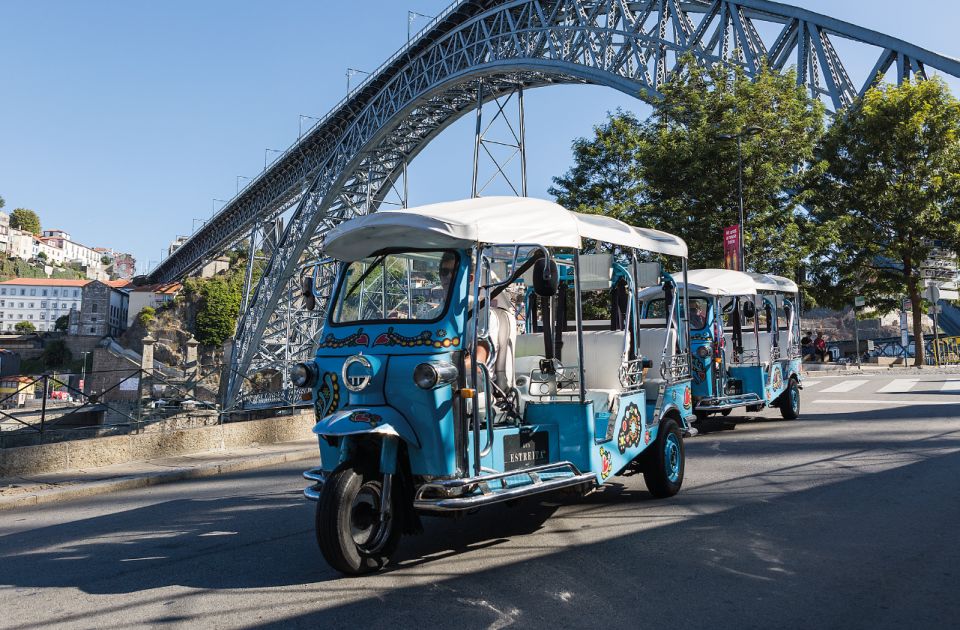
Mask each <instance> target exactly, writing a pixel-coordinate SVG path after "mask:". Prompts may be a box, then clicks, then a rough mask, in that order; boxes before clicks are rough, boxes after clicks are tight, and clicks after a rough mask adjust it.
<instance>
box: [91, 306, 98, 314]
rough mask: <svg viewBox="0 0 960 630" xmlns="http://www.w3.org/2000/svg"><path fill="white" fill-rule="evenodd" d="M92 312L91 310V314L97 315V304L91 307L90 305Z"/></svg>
mask: <svg viewBox="0 0 960 630" xmlns="http://www.w3.org/2000/svg"><path fill="white" fill-rule="evenodd" d="M90 310H91V312H93V313H96V312H97V305H96V304H91V305H90Z"/></svg>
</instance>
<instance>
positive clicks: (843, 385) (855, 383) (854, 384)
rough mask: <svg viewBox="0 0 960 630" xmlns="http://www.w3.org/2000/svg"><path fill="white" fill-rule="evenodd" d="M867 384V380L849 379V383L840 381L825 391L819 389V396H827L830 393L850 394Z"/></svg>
mask: <svg viewBox="0 0 960 630" xmlns="http://www.w3.org/2000/svg"><path fill="white" fill-rule="evenodd" d="M866 382H867V379H851V380H849V381H841V382H839V383H837V384H836V385H831V386H830V387H828V388H826V389H821V390H820V393H821V394H829V393H830V392H850V391H853V390H855V389H856V388H858V387H860V386H861V385H863V384H864V383H866Z"/></svg>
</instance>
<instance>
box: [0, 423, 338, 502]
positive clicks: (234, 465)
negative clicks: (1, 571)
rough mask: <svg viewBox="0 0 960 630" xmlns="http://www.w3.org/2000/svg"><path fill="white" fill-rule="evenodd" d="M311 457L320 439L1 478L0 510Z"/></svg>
mask: <svg viewBox="0 0 960 630" xmlns="http://www.w3.org/2000/svg"><path fill="white" fill-rule="evenodd" d="M307 459H315V460H318V461H319V453H318V451H317V443H316V440H311V439H307V440H299V441H296V442H284V443H280V444H264V445H261V446H257V447H250V448H235V449H227V450H217V451H207V452H204V453H194V454H192V455H181V456H177V457H164V458H157V459H150V460H147V461H142V462H131V463H125V464H115V465H113V466H103V467H101V468H88V469H84V470H80V469H74V470H65V471H60V472H55V473H44V474H37V475H29V476H25V477H8V478H0V511H3V510H10V509H15V508H19V507H25V506H32V505H40V504H44V503H58V502H60V501H69V500H72V499H77V498H80V497H89V496H94V495H97V494H105V493H108V492H116V491H118V490H127V489H130V488H143V487H146V486H153V485H156V484H161V483H170V482H172V481H180V480H183V479H196V478H199V477H210V476H214V475H223V474H227V473H233V472H240V471H244V470H252V469H255V468H263V467H265V466H273V465H276V464H282V463H284V462H292V461H298V460H307ZM307 467H308V466H306V465H305V466H304V468H307Z"/></svg>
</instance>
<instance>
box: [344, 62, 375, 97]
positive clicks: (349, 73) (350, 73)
mask: <svg viewBox="0 0 960 630" xmlns="http://www.w3.org/2000/svg"><path fill="white" fill-rule="evenodd" d="M355 74H365V75H367V76H368V77H369V76H370V73H369V72H367V71H366V70H357V69H356V68H347V96H350V77H352V76H353V75H355Z"/></svg>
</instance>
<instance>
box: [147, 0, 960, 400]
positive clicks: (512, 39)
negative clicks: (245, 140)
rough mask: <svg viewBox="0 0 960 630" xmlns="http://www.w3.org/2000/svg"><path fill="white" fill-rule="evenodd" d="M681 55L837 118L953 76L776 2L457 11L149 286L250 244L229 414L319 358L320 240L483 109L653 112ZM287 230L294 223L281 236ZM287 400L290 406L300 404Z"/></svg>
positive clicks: (486, 4) (586, 3) (890, 43)
mask: <svg viewBox="0 0 960 630" xmlns="http://www.w3.org/2000/svg"><path fill="white" fill-rule="evenodd" d="M841 44H842V46H841ZM851 44H855V45H862V46H866V47H868V48H869V49H871V50H873V51H874V52H875V53H876V63H875V64H874V66H873V68H872V70H871V71H870V72H868V73H867V74H866V75H865V76H863V77H861V78H860V79H859V80H854V79H852V78H851V75H850V73H849V72H848V70H847V68H846V66H845V65H844V63H843V60H842V55H841V53H840V52H839V51H840V50H843V49H844V48H843V47H844V46H849V45H851ZM687 53H689V54H692V55H693V57H694V58H695V60H696V61H697V62H698V63H701V64H712V63H732V64H738V65H740V66H742V67H743V68H745V69H746V71H747V73H748V74H755V73H756V72H757V71H758V70H759V68H760V67H761V64H764V63H766V64H768V65H769V66H770V67H773V68H775V69H778V70H783V69H786V68H788V67H795V68H796V70H797V81H798V83H800V84H802V85H804V86H806V87H807V88H808V89H809V90H810V91H811V94H813V95H814V96H815V97H817V98H821V99H823V100H825V101H826V102H827V104H828V106H830V107H831V108H832V109H835V110H836V109H839V108H842V107H844V106H846V105H848V104H850V103H851V102H853V100H854V99H855V98H856V97H857V96H858V95H859V94H862V93H863V92H864V91H866V89H868V88H869V87H870V85H872V84H873V83H874V81H875V80H876V79H877V77H878V76H885V77H886V78H888V79H890V78H891V77H890V74H891V73H892V74H893V78H894V79H895V80H897V81H903V80H906V79H909V78H911V77H918V78H926V77H927V76H928V73H930V72H932V71H939V72H942V73H945V74H948V75H952V76H960V62H958V61H957V60H954V59H951V58H949V57H945V56H943V55H939V54H936V53H932V52H929V51H926V50H924V49H921V48H919V47H917V46H914V45H912V44H909V43H907V42H904V41H901V40H897V39H895V38H892V37H889V36H886V35H883V34H881V33H877V32H874V31H870V30H868V29H864V28H861V27H858V26H855V25H853V24H849V23H845V22H841V21H839V20H835V19H832V18H829V17H827V16H823V15H820V14H816V13H812V12H810V11H806V10H803V9H799V8H796V7H792V6H788V5H784V4H780V3H776V2H770V1H768V0H638V1H629V0H506V1H497V0H460V1H458V2H456V3H454V4H453V5H451V6H450V7H448V8H447V9H446V10H445V11H444V12H443V13H442V14H441V15H440V16H438V17H437V18H436V19H434V20H433V22H431V23H430V25H428V26H427V27H426V28H425V29H424V30H423V31H421V32H420V34H419V35H417V36H416V37H415V38H414V39H413V40H412V41H411V42H410V43H409V44H408V45H406V46H405V47H404V48H402V49H401V50H399V51H398V52H397V53H395V54H394V55H393V56H392V57H390V59H388V60H387V61H386V62H385V63H384V64H383V65H382V66H381V67H380V68H379V69H378V70H377V71H375V72H373V73H372V74H371V75H370V76H369V77H368V78H367V79H366V80H365V81H363V83H361V84H360V85H359V86H357V87H356V88H355V89H353V90H352V91H351V92H350V93H349V94H348V96H347V97H346V98H345V99H344V100H342V101H341V102H340V103H339V104H338V105H337V106H336V107H334V108H333V110H331V112H330V113H328V114H327V115H326V116H325V117H324V118H322V119H321V120H320V121H318V122H317V123H316V124H315V125H314V126H313V127H312V128H311V129H310V131H309V132H308V133H306V134H305V135H304V136H303V137H302V138H300V139H299V140H298V141H297V142H296V143H295V144H294V145H293V146H291V147H290V148H289V149H288V150H287V151H286V152H284V153H283V155H281V156H280V157H279V158H278V159H277V160H276V161H275V162H274V163H273V164H272V165H271V166H270V167H269V168H268V169H266V170H265V171H264V173H262V174H261V175H260V176H259V177H257V178H256V179H255V180H253V181H252V182H251V183H250V184H249V185H248V186H247V187H246V188H245V189H244V190H243V191H241V192H240V193H239V194H238V195H237V196H236V197H235V198H234V199H232V200H231V201H230V202H228V203H227V204H226V205H225V206H224V208H223V209H222V210H221V211H220V212H219V214H217V216H216V217H214V219H212V220H211V221H210V222H209V223H208V224H206V225H205V226H204V227H203V228H202V229H200V230H199V231H198V232H197V233H195V234H194V235H193V236H192V237H191V238H190V240H189V241H187V242H186V243H185V244H184V245H182V246H181V247H180V248H179V249H178V250H177V251H176V252H174V253H173V255H171V256H170V257H169V258H167V259H166V260H165V261H163V263H161V264H160V265H159V266H158V267H157V268H156V269H155V270H154V272H153V273H152V274H151V280H152V281H155V282H163V281H169V280H173V279H176V278H180V277H183V276H185V275H186V274H188V273H190V272H192V271H193V270H195V269H197V268H199V267H200V266H202V265H203V264H204V262H205V261H207V260H209V259H211V258H214V257H216V256H217V255H219V254H220V253H221V252H223V251H224V250H226V249H228V248H230V247H234V246H236V245H237V244H238V243H241V242H244V241H247V242H246V244H247V246H248V247H249V252H250V257H249V265H250V269H249V270H248V276H247V278H248V284H247V287H246V292H245V296H244V309H243V313H242V317H241V320H240V322H239V323H238V327H237V334H236V338H235V343H234V346H233V351H232V359H231V363H232V370H231V373H230V374H231V376H230V379H229V383H228V387H227V401H226V406H228V407H229V406H231V405H233V404H235V403H236V401H238V400H240V399H241V397H242V396H243V395H244V394H245V392H248V391H249V390H250V387H249V383H250V380H249V377H250V376H251V375H252V374H255V373H258V372H263V371H270V370H276V371H278V372H281V373H285V372H286V368H287V366H288V365H289V363H290V362H291V361H296V360H301V359H303V358H306V357H308V356H309V355H310V354H311V352H312V348H313V343H314V340H315V339H316V335H317V332H318V327H319V322H320V321H321V318H322V315H323V308H322V307H321V308H320V309H319V310H316V311H307V310H305V309H304V308H303V302H302V299H301V297H300V293H301V292H300V283H301V279H302V276H303V275H304V274H305V273H307V272H308V270H310V269H312V268H314V266H315V265H317V264H318V263H320V262H322V261H323V244H322V242H323V236H324V234H326V232H327V231H328V230H330V229H331V228H332V227H333V226H335V225H336V224H338V223H339V222H341V221H344V220H346V219H349V218H351V217H355V216H358V215H362V214H365V213H368V212H373V211H375V210H376V209H377V208H379V207H381V205H383V204H384V203H385V202H386V200H387V198H388V197H389V196H390V195H391V194H392V193H395V192H396V191H397V189H398V186H400V185H401V182H403V184H402V187H403V188H404V189H405V181H403V180H404V175H405V172H406V165H407V164H408V163H409V162H410V161H411V160H412V159H414V158H415V157H416V156H417V154H418V153H419V152H420V151H421V150H422V149H423V148H424V147H425V146H426V145H427V144H428V143H429V142H430V141H431V140H432V139H433V138H434V137H435V136H436V135H438V134H439V133H441V132H442V131H443V130H444V129H445V128H446V127H447V126H449V125H450V124H452V123H453V122H454V121H456V120H457V119H458V118H460V117H461V116H463V115H465V114H467V113H469V112H471V111H474V110H475V109H476V108H478V107H480V106H482V104H483V103H484V102H489V101H491V100H494V99H497V98H501V97H504V96H506V95H508V94H510V93H512V92H516V91H518V90H529V89H531V88H537V87H542V86H547V85H551V84H556V83H563V84H569V83H586V84H595V85H604V86H607V87H611V88H614V89H617V90H620V91H622V92H625V93H628V94H634V95H639V94H645V95H648V96H653V97H655V96H656V95H657V94H658V93H659V89H660V87H661V86H662V85H663V84H664V83H665V82H666V81H668V80H669V79H670V77H671V76H672V75H673V74H674V73H675V72H677V71H678V61H679V59H680V57H682V56H683V55H685V54H687ZM478 85H479V86H480V87H479V89H478ZM518 146H519V144H518ZM403 197H404V199H405V195H403ZM280 217H288V220H287V221H286V225H285V226H284V227H283V229H282V231H280V230H278V229H277V225H278V218H280ZM318 274H319V275H318V277H317V286H318V288H320V289H321V291H322V292H323V291H325V292H327V294H328V293H329V290H330V281H331V279H332V271H331V266H330V265H329V264H321V265H320V266H319V271H318ZM321 302H322V305H321V306H325V301H321ZM284 389H285V390H286V394H284V395H285V396H286V399H287V400H286V402H288V403H289V402H292V401H293V400H294V399H295V398H296V397H297V396H298V395H299V392H295V391H293V390H292V388H289V387H288V386H286V385H285V387H284Z"/></svg>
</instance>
